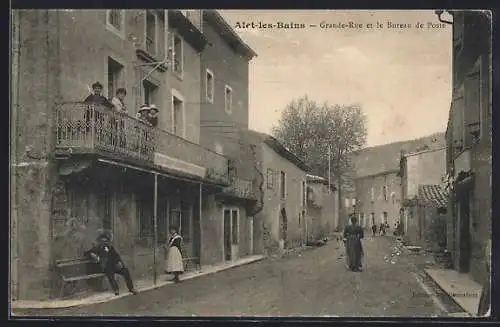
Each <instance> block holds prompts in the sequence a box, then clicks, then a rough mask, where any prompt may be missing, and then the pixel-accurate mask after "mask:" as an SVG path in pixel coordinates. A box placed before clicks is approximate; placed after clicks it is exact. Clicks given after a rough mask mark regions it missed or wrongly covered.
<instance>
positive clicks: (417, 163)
mask: <svg viewBox="0 0 500 327" xmlns="http://www.w3.org/2000/svg"><path fill="white" fill-rule="evenodd" d="M400 169H401V170H400V173H399V177H400V179H401V193H400V194H401V199H402V201H401V203H402V209H403V217H404V220H403V227H404V232H405V235H406V236H407V238H408V240H410V241H412V242H414V243H419V242H420V241H424V240H425V235H424V234H425V232H426V231H427V227H428V226H430V223H428V222H427V220H426V216H429V214H428V212H429V210H433V209H431V208H435V206H432V205H431V204H433V202H432V201H427V202H426V201H424V200H425V199H423V198H422V197H423V196H424V194H427V193H426V192H424V191H425V190H428V189H430V190H434V191H436V192H434V193H436V194H437V196H440V194H441V193H442V192H439V191H440V190H441V188H439V187H438V186H439V185H441V184H442V183H443V180H444V178H445V175H446V148H441V149H439V148H438V149H433V150H424V151H419V152H416V153H402V156H401V161H400ZM432 185H435V186H436V187H430V186H432ZM427 209H429V210H427Z"/></svg>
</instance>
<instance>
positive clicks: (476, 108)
mask: <svg viewBox="0 0 500 327" xmlns="http://www.w3.org/2000/svg"><path fill="white" fill-rule="evenodd" d="M464 93H465V96H464V100H465V111H464V120H465V146H469V145H471V144H472V143H473V141H474V140H476V139H478V138H479V137H480V136H481V58H478V60H477V61H476V63H475V65H474V67H473V68H472V69H471V71H469V73H468V74H467V75H466V76H465V81H464Z"/></svg>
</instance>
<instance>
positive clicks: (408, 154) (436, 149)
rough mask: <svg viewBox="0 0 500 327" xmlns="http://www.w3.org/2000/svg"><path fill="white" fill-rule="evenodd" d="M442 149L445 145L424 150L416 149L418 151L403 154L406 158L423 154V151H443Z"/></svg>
mask: <svg viewBox="0 0 500 327" xmlns="http://www.w3.org/2000/svg"><path fill="white" fill-rule="evenodd" d="M444 150H446V147H441V148H435V149H430V150H424V151H418V152H412V153H404V154H403V156H404V157H405V158H408V157H413V156H418V155H421V154H425V153H430V152H436V151H444Z"/></svg>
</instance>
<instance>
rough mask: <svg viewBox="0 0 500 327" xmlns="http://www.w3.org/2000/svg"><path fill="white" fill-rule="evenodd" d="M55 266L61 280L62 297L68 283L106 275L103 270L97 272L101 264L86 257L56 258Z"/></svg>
mask: <svg viewBox="0 0 500 327" xmlns="http://www.w3.org/2000/svg"><path fill="white" fill-rule="evenodd" d="M55 267H56V271H57V273H58V275H59V278H60V280H61V291H60V293H59V297H60V298H62V297H63V296H64V291H65V289H66V285H68V284H73V283H76V282H79V281H82V280H90V279H97V278H103V277H105V276H106V275H105V274H104V273H102V272H97V271H98V267H99V266H98V265H97V264H95V263H93V262H92V261H91V260H90V259H88V258H86V257H79V258H70V259H61V260H56V263H55ZM92 268H94V269H92Z"/></svg>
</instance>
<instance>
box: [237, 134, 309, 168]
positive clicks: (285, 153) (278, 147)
mask: <svg viewBox="0 0 500 327" xmlns="http://www.w3.org/2000/svg"><path fill="white" fill-rule="evenodd" d="M246 133H247V134H248V135H250V136H251V137H252V138H253V139H254V141H257V142H262V143H265V144H267V145H268V146H269V147H270V148H271V149H273V150H274V151H275V152H276V153H277V154H279V155H280V156H281V157H283V158H285V159H287V160H288V161H290V162H291V163H293V164H294V165H296V166H297V167H299V168H300V169H302V170H304V171H306V172H308V171H311V168H310V167H309V166H307V165H306V164H305V163H304V162H303V161H302V160H301V159H300V158H299V157H297V156H296V155H295V154H294V153H292V152H291V151H290V150H288V149H287V148H286V147H285V146H283V144H281V143H280V142H279V141H278V140H277V139H275V138H274V137H273V136H271V135H269V134H266V133H261V132H257V131H252V130H248V131H247V132H246Z"/></svg>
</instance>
